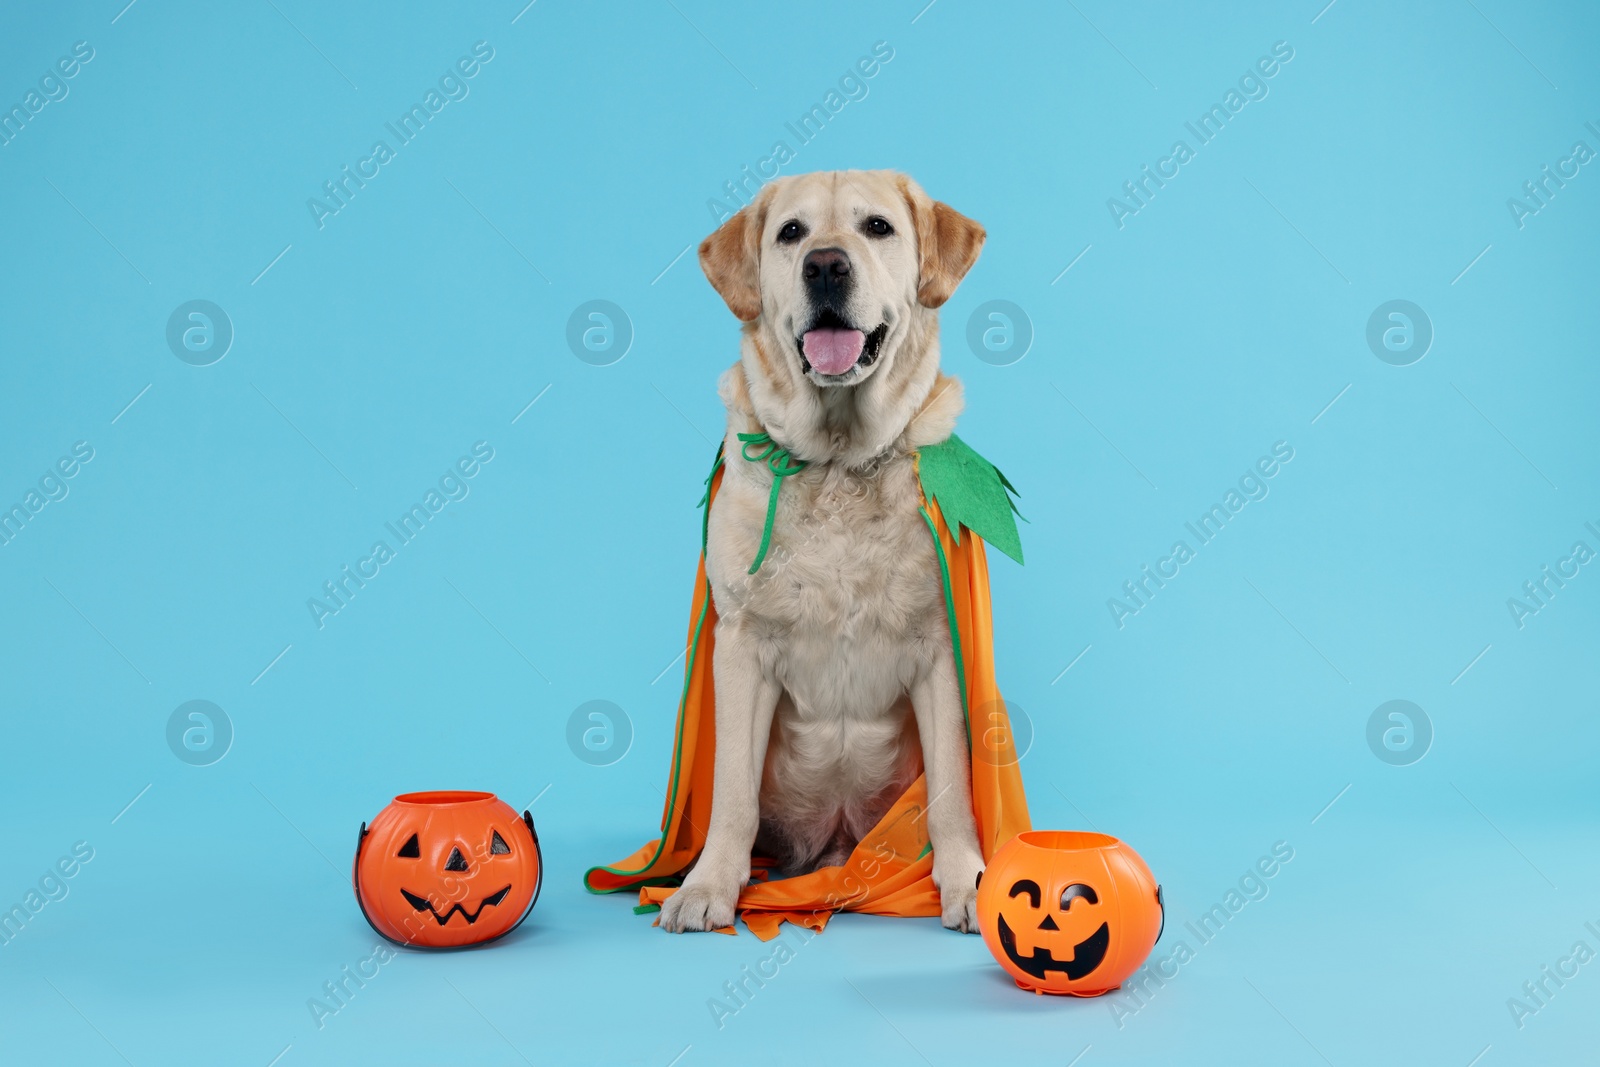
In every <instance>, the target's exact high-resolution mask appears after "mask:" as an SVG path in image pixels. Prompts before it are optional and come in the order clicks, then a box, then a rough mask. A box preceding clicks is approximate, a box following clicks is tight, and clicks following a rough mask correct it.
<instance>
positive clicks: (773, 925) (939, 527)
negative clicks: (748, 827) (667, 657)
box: [584, 434, 1029, 941]
mask: <svg viewBox="0 0 1600 1067" xmlns="http://www.w3.org/2000/svg"><path fill="white" fill-rule="evenodd" d="M756 436H757V437H759V438H760V439H761V440H763V441H765V440H766V437H765V435H764V434H763V435H756ZM746 447H747V448H748V445H747V446H746ZM771 451H772V449H769V450H768V452H771ZM745 456H746V458H747V459H752V460H760V459H766V458H768V453H762V454H761V455H760V456H755V457H752V456H749V454H748V452H746V453H745ZM780 456H782V454H781V453H780ZM914 461H915V463H916V470H917V476H918V480H919V483H920V486H921V490H922V509H921V510H922V517H923V519H924V520H925V521H926V522H927V525H928V530H929V533H930V535H931V536H932V537H933V540H934V545H935V548H936V549H937V553H938V557H939V569H940V576H941V578H942V581H943V584H944V597H945V608H946V613H947V615H948V618H949V623H950V636H951V644H952V646H953V648H954V651H955V660H956V676H957V678H958V679H959V681H960V684H961V691H962V699H963V704H964V706H965V709H966V716H967V739H968V744H969V753H970V756H971V784H972V808H973V814H974V815H975V816H976V819H977V826H978V844H979V847H980V848H981V849H982V851H983V858H984V860H985V861H987V860H988V859H989V858H990V857H991V856H992V855H994V853H995V851H996V850H997V849H998V848H999V847H1000V846H1001V845H1003V844H1005V843H1006V842H1007V841H1009V840H1011V838H1013V837H1014V836H1016V835H1017V834H1019V833H1021V832H1022V831H1024V830H1027V829H1029V823H1028V804H1027V798H1026V797H1025V796H1024V795H1023V791H1022V774H1021V772H1020V770H1019V769H1018V767H1017V761H1018V758H1019V754H1018V753H1017V751H1016V747H1015V744H1014V742H1013V740H1012V736H1011V725H1010V719H1009V717H1008V716H1007V714H1006V706H1005V703H1004V701H1002V700H1001V698H1000V690H999V688H998V687H997V686H996V684H995V678H994V649H993V634H992V626H991V621H990V615H989V570H988V564H987V562H986V560H985V557H984V541H983V538H987V539H988V540H989V541H990V543H992V544H994V545H995V547H996V548H999V549H1000V550H1001V551H1003V552H1005V553H1006V554H1007V555H1010V556H1012V557H1013V558H1015V559H1016V560H1017V562H1019V563H1020V562H1022V548H1021V542H1020V539H1019V538H1018V535H1017V529H1016V524H1015V521H1014V519H1013V517H1012V516H1013V513H1015V505H1013V504H1012V503H1011V498H1010V496H1008V495H1007V494H1008V492H1015V490H1014V489H1012V487H1011V484H1010V482H1008V481H1006V479H1005V476H1004V475H1003V474H1001V473H1000V472H999V471H998V470H996V469H995V468H994V467H993V466H992V465H990V464H989V463H988V462H987V461H986V460H984V459H983V457H981V456H979V455H978V454H977V453H976V452H974V451H973V450H972V449H971V448H969V447H968V446H967V445H966V444H965V443H964V442H963V441H962V440H961V439H960V438H958V437H956V436H954V435H952V436H951V437H950V438H949V440H947V441H944V442H942V443H941V444H937V445H932V446H927V447H924V448H922V449H919V450H918V452H917V453H916V454H915V459H914ZM782 462H785V463H787V462H788V461H787V457H786V456H783V458H782ZM722 465H723V455H722V452H721V450H720V449H719V450H718V453H717V462H716V465H715V466H714V467H713V468H712V471H711V475H710V477H709V478H707V479H706V482H707V490H706V495H705V498H704V499H703V500H702V501H701V504H702V505H703V507H704V509H705V515H704V517H703V518H702V526H701V548H700V566H699V569H698V571H697V572H696V575H695V592H694V601H693V605H692V607H691V609H690V612H689V642H688V648H687V663H686V666H685V670H684V684H683V694H682V697H681V699H680V701H679V704H678V726H677V737H676V740H675V742H674V745H673V755H672V770H671V775H670V785H669V787H668V792H667V799H666V807H665V811H664V812H663V814H662V818H661V831H662V832H661V836H660V837H659V838H658V839H655V840H652V841H650V842H648V843H647V844H645V845H644V846H643V847H641V848H639V849H638V850H637V851H636V852H634V853H633V854H632V855H630V856H628V857H627V858H625V859H623V860H620V861H619V862H617V863H615V864H612V865H610V866H599V867H592V868H590V869H589V870H588V871H587V872H586V873H585V874H584V885H585V886H586V887H587V888H588V889H589V890H590V891H591V892H595V893H615V892H620V891H623V890H626V889H632V888H635V887H638V889H639V907H637V908H636V909H635V911H639V912H647V911H656V910H659V908H660V905H661V902H662V901H664V900H665V899H666V898H667V897H669V896H671V895H672V894H673V893H674V892H676V890H677V887H678V886H679V885H680V884H682V880H683V879H682V874H683V872H684V871H685V870H686V869H687V868H688V867H689V866H690V865H691V864H692V863H693V862H694V861H695V859H696V858H697V857H698V856H699V855H700V851H701V849H703V848H704V847H705V842H706V833H705V828H706V827H707V826H709V825H710V823H711V790H712V764H713V763H714V752H715V746H716V731H715V724H716V713H715V708H716V704H715V699H716V696H715V692H714V689H713V684H712V670H711V662H712V649H713V647H714V645H715V631H716V623H717V609H716V606H715V605H714V604H713V603H712V597H711V585H710V583H709V581H708V580H707V578H706V557H705V529H706V525H705V524H706V523H707V522H708V521H709V517H710V514H711V502H712V500H713V499H714V498H715V497H716V494H717V490H718V488H719V487H720V486H721V484H722V475H723V469H722ZM772 466H773V471H774V474H775V477H774V485H775V487H776V485H777V484H778V483H779V482H780V481H781V477H778V475H781V474H782V473H784V471H783V470H782V469H780V468H779V467H778V465H777V461H774V463H773V464H772ZM798 469H799V468H798V467H795V468H792V471H798ZM775 499H776V488H775V490H774V500H775ZM769 522H770V520H769ZM769 528H770V527H769ZM963 533H965V534H966V535H967V536H966V537H962V534H963ZM980 533H981V537H980V536H979V534H980ZM763 551H764V548H763ZM758 563H759V557H758ZM927 803H928V794H927V780H926V777H925V776H921V775H919V776H918V778H917V780H916V781H915V782H913V783H912V784H911V785H910V787H908V788H907V789H906V791H905V793H904V794H902V795H901V797H900V799H899V800H897V801H896V802H895V803H894V805H893V806H892V807H891V808H890V809H889V811H888V812H887V813H886V814H885V815H884V816H883V818H882V819H881V820H880V821H879V822H878V824H877V825H876V826H875V827H873V829H872V830H871V831H870V832H869V833H868V834H867V835H866V837H865V838H863V839H862V841H861V843H860V844H858V845H857V846H856V848H855V850H854V851H853V852H852V853H851V854H850V858H849V859H848V860H847V861H846V862H845V863H844V864H843V865H842V866H838V867H822V868H819V869H818V870H815V871H812V872H810V873H809V874H803V875H798V876H795V877H792V878H783V879H777V880H772V881H769V880H767V879H766V874H767V868H769V867H770V866H771V864H770V862H768V861H763V860H761V859H756V860H754V861H753V863H752V866H753V867H754V868H755V870H754V871H753V874H754V879H753V880H752V881H751V882H750V884H748V885H746V886H745V887H744V888H743V889H742V890H741V891H740V893H739V902H738V910H739V912H740V914H741V917H742V918H743V919H744V921H745V925H747V926H748V927H749V928H750V929H751V931H752V932H753V933H755V935H756V936H757V937H758V938H760V939H761V940H763V941H770V940H771V939H772V938H774V937H776V936H777V935H778V931H779V926H780V924H781V923H782V922H784V921H785V920H787V921H789V922H791V923H794V924H796V925H798V926H807V927H810V928H811V929H813V930H817V931H821V930H822V928H823V927H824V926H826V925H827V922H828V918H829V917H830V916H831V915H832V914H833V913H834V912H836V911H859V912H867V913H869V914H873V915H902V916H937V915H939V914H940V908H939V890H938V888H937V887H936V886H935V885H934V883H933V854H932V853H933V848H932V845H931V844H930V842H929V840H928V824H927V819H926V818H924V809H925V808H926V806H927ZM725 932H727V933H733V932H735V931H734V930H733V929H732V928H729V929H728V930H726V931H725Z"/></svg>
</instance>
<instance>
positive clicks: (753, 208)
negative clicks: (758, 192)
mask: <svg viewBox="0 0 1600 1067" xmlns="http://www.w3.org/2000/svg"><path fill="white" fill-rule="evenodd" d="M766 217H767V206H766V198H765V197H760V198H758V199H757V200H756V202H755V203H753V204H751V205H750V206H749V207H745V208H740V209H739V211H738V212H737V213H735V214H734V216H733V218H731V219H729V220H728V221H727V222H724V223H723V224H722V225H721V226H718V227H717V231H716V232H715V233H713V234H712V235H711V236H710V237H707V238H706V239H705V240H704V241H701V242H700V269H701V270H703V271H705V272H706V278H707V279H708V280H709V281H710V282H711V288H713V289H715V290H716V291H717V293H718V294H719V295H720V296H721V297H722V299H723V300H724V301H725V302H726V303H727V305H728V310H729V311H731V312H733V313H734V315H736V316H738V318H739V320H740V321H742V322H749V321H751V320H752V319H754V318H756V316H758V315H760V314H761V280H760V274H759V259H758V254H759V251H760V247H761V228H762V226H763V225H764V224H765V222H766Z"/></svg>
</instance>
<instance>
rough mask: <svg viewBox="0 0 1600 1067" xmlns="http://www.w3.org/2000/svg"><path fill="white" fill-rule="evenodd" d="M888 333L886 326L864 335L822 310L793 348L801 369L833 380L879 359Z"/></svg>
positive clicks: (827, 310)
mask: <svg viewBox="0 0 1600 1067" xmlns="http://www.w3.org/2000/svg"><path fill="white" fill-rule="evenodd" d="M888 333H889V324H888V323H883V324H881V325H880V326H879V327H878V328H877V329H875V330H873V331H872V332H871V333H866V332H864V331H862V330H858V329H856V328H855V327H854V326H852V325H850V324H849V323H847V322H845V321H844V320H843V319H841V318H840V317H839V316H838V315H837V314H836V313H834V311H833V310H832V309H828V308H825V309H823V311H822V312H821V313H820V314H819V315H818V316H817V318H816V321H814V322H813V323H812V324H811V328H810V329H808V330H806V331H805V332H804V333H802V334H801V335H800V336H799V337H797V338H796V339H795V346H796V347H797V348H798V349H799V350H800V368H801V370H803V371H812V370H814V371H816V372H817V373H818V374H822V375H827V376H829V377H833V376H837V375H840V374H845V373H847V372H848V371H849V370H850V368H852V367H855V366H862V367H870V366H872V364H873V362H874V361H875V360H876V359H877V358H878V351H879V349H881V348H882V347H883V339H884V338H885V337H886V336H888Z"/></svg>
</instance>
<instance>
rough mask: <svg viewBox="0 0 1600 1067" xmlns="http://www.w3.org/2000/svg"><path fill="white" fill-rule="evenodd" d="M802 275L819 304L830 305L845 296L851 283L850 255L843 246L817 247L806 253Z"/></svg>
mask: <svg viewBox="0 0 1600 1067" xmlns="http://www.w3.org/2000/svg"><path fill="white" fill-rule="evenodd" d="M800 276H801V277H802V278H804V279H805V282H806V288H807V289H808V290H810V292H811V296H812V299H814V300H815V301H816V302H817V303H818V304H821V305H828V304H831V303H833V302H834V301H835V300H836V299H838V298H842V297H843V296H844V291H845V289H846V287H848V286H849V284H850V257H849V256H848V255H846V254H845V251H844V249H842V248H817V249H813V250H812V251H810V252H807V253H806V258H805V262H804V264H803V265H802V266H801V268H800Z"/></svg>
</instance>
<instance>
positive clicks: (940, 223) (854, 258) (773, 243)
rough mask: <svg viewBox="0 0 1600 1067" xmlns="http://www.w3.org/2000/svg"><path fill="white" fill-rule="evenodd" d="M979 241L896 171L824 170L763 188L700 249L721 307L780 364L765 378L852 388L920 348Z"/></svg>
mask: <svg viewBox="0 0 1600 1067" xmlns="http://www.w3.org/2000/svg"><path fill="white" fill-rule="evenodd" d="M983 238H984V233H983V227H982V226H979V225H978V224H977V223H976V222H973V221H972V220H971V219H969V218H967V217H966V216H965V215H962V214H961V213H960V212H957V211H955V210H954V209H952V208H950V207H948V206H946V205H945V204H941V203H938V202H936V201H933V200H930V199H929V198H928V196H927V194H926V193H924V192H923V191H922V189H921V188H920V187H919V186H918V185H917V184H916V183H915V182H913V181H912V180H911V179H909V178H907V177H906V176H905V175H903V174H897V173H894V172H892V171H822V172H818V173H815V174H802V175H796V176H794V177H789V178H780V179H778V180H776V181H773V182H771V183H769V184H768V185H766V186H764V187H763V188H762V190H761V192H760V193H759V194H758V195H757V196H756V199H755V201H754V202H753V203H752V204H750V205H749V206H748V207H746V208H744V209H743V210H741V211H740V212H738V213H737V214H736V215H734V216H733V217H732V218H730V219H729V220H728V221H726V222H725V223H723V224H722V226H721V227H720V228H719V229H718V230H717V231H716V232H715V233H713V234H712V235H711V236H710V237H708V238H706V239H705V241H704V242H702V243H701V245H700V265H701V267H702V268H703V269H704V270H705V273H706V277H707V278H709V279H710V281H711V284H712V286H713V287H714V288H715V289H716V290H717V292H718V293H719V294H721V296H722V298H723V300H725V301H726V302H727V304H728V308H729V310H731V311H732V312H733V313H734V314H735V315H736V316H738V317H739V318H740V319H741V320H742V321H744V322H746V323H749V324H751V326H753V327H754V328H756V329H757V330H759V331H761V332H762V333H763V334H764V335H765V337H766V339H767V341H768V343H769V344H770V345H771V346H773V347H775V348H777V349H778V351H777V352H775V353H772V355H773V357H774V358H776V359H777V360H779V361H780V362H781V363H782V364H783V365H784V366H783V368H782V369H780V368H777V367H774V368H770V370H769V373H776V374H778V375H779V376H781V377H782V378H784V379H787V380H789V381H793V382H795V383H798V382H799V381H801V380H804V381H807V382H809V383H810V384H811V385H812V386H813V387H816V388H818V389H830V388H839V387H851V386H859V385H861V384H862V383H864V382H866V381H867V380H868V379H869V378H871V377H872V376H873V374H874V373H875V372H878V371H879V370H880V368H885V367H889V366H891V365H892V364H893V363H894V361H895V359H896V357H897V355H899V354H900V353H901V352H902V351H903V350H904V349H905V348H906V347H907V341H908V338H909V339H912V340H911V344H912V345H913V346H921V341H922V339H923V338H925V337H929V336H931V333H929V332H928V331H926V329H925V326H926V320H927V319H929V318H931V317H932V314H933V309H936V308H938V307H939V306H940V305H941V304H943V303H944V302H945V301H946V300H948V299H950V294H951V293H953V292H954V291H955V288H956V286H957V285H958V284H960V282H961V279H962V277H963V276H965V275H966V273H967V270H968V269H969V268H970V267H971V266H972V264H973V262H974V261H975V260H976V259H977V258H978V251H979V249H980V248H982V246H983ZM933 351H934V353H935V358H936V352H937V349H936V348H934V349H933ZM918 354H919V355H920V353H918ZM885 373H887V372H885ZM935 373H936V371H935ZM781 391H782V390H781V389H780V392H781Z"/></svg>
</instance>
